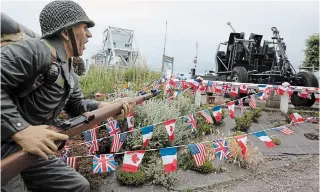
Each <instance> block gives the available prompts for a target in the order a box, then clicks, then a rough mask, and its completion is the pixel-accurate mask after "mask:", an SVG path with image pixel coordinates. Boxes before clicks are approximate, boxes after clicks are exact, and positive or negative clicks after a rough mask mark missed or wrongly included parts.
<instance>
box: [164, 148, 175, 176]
mask: <svg viewBox="0 0 320 192" xmlns="http://www.w3.org/2000/svg"><path fill="white" fill-rule="evenodd" d="M160 155H161V157H162V162H163V167H164V172H165V173H170V172H174V171H176V170H177V167H178V161H177V148H175V147H172V148H161V149H160Z"/></svg>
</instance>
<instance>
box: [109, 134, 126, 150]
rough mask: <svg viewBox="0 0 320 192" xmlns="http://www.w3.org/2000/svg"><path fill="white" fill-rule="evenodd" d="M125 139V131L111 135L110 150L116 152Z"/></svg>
mask: <svg viewBox="0 0 320 192" xmlns="http://www.w3.org/2000/svg"><path fill="white" fill-rule="evenodd" d="M126 139H127V133H120V134H116V135H114V136H113V140H112V147H111V152H114V153H115V152H118V151H119V150H120V148H121V146H122V144H123V143H124V142H125V141H126Z"/></svg>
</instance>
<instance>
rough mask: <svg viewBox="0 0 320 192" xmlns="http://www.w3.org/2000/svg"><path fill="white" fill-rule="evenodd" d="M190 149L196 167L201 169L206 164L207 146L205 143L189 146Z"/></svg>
mask: <svg viewBox="0 0 320 192" xmlns="http://www.w3.org/2000/svg"><path fill="white" fill-rule="evenodd" d="M188 147H189V150H190V153H191V154H192V157H193V160H194V161H195V163H196V166H197V167H199V166H201V165H203V164H204V163H205V162H206V145H205V144H203V143H200V144H188Z"/></svg>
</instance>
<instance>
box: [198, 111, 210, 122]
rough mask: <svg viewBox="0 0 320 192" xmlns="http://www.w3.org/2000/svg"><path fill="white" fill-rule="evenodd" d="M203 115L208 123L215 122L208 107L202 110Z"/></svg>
mask: <svg viewBox="0 0 320 192" xmlns="http://www.w3.org/2000/svg"><path fill="white" fill-rule="evenodd" d="M200 113H201V115H203V116H204V118H206V122H207V123H211V124H212V123H213V119H212V117H211V114H210V111H209V110H208V109H204V110H202V111H200Z"/></svg>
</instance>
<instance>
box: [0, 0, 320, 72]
mask: <svg viewBox="0 0 320 192" xmlns="http://www.w3.org/2000/svg"><path fill="white" fill-rule="evenodd" d="M48 2H49V1H46V0H42V1H27V0H24V1H16V0H10V1H9V0H2V1H1V9H2V10H1V11H2V12H5V13H6V14H8V15H9V16H10V17H12V18H13V19H15V20H16V21H18V22H20V23H22V24H24V25H25V26H28V27H29V28H30V29H32V30H34V31H35V32H36V33H38V34H41V31H40V25H39V20H38V17H39V14H40V11H41V9H42V8H43V7H44V6H45V4H47V3H48ZM77 2H78V3H79V4H80V5H81V6H82V7H83V8H84V10H85V11H86V12H87V14H88V16H89V18H91V19H92V20H94V21H95V22H96V26H95V27H94V28H92V29H91V32H92V33H93V37H92V38H91V39H90V40H89V43H88V44H87V46H86V48H87V49H86V50H85V54H84V55H83V59H84V60H85V59H87V58H90V56H91V55H92V54H94V53H95V52H97V51H98V50H99V49H101V48H102V41H103V31H104V30H105V29H106V28H107V27H108V26H114V27H120V28H126V29H132V30H134V31H135V37H136V42H137V48H138V49H139V51H140V53H141V54H142V55H143V56H145V57H146V59H147V64H148V65H149V66H150V68H153V69H160V68H161V59H162V53H163V46H164V36H165V22H166V20H168V30H167V44H166V54H167V55H168V56H172V57H174V58H175V67H174V69H175V72H182V73H189V72H190V69H191V68H192V67H193V66H194V64H193V60H194V57H195V53H196V48H195V45H196V41H198V44H199V47H198V65H197V72H198V73H203V72H204V71H205V70H213V69H214V64H215V59H214V58H215V52H216V49H217V46H218V44H219V43H220V42H224V41H226V40H227V39H228V37H229V33H230V32H231V28H230V27H229V26H228V25H227V22H228V21H230V22H231V23H232V25H233V27H234V29H235V30H236V31H237V32H245V35H246V39H247V38H248V37H249V35H250V33H256V34H262V35H263V37H264V38H263V40H265V39H267V40H271V36H272V31H271V27H273V26H275V27H277V28H278V30H279V31H280V36H281V37H283V38H284V40H285V42H286V45H287V55H288V57H289V60H290V62H291V63H292V64H293V65H294V66H295V67H297V66H298V65H299V64H301V62H302V61H303V59H304V53H303V49H304V48H305V39H306V38H307V37H308V36H309V35H311V34H313V33H319V3H318V1H295V2H294V1H277V2H276V1H268V2H264V1H261V0H260V1H255V2H254V1H224V2H222V1H220V2H219V1H203V2H198V1H197V2H195V1H175V2H173V1H121V0H116V1H115V0H114V1H111V0H101V1H97V0H90V1H89V0H86V1H84V0H81V1H80V0H78V1H77Z"/></svg>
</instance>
